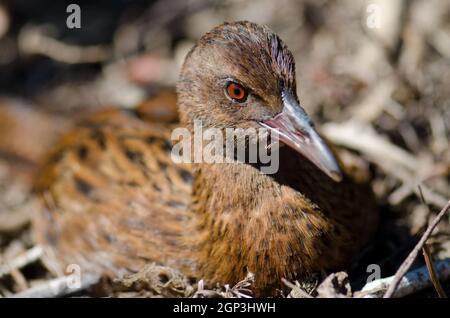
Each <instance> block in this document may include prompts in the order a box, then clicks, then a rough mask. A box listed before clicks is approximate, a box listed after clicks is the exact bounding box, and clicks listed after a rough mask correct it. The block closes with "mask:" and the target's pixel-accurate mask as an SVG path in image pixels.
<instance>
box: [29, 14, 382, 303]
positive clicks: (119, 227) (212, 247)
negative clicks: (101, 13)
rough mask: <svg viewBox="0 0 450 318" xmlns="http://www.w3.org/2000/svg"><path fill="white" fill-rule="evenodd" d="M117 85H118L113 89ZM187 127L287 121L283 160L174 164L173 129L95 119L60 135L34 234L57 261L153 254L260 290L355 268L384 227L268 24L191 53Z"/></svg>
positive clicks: (233, 30)
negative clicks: (263, 164) (275, 166)
mask: <svg viewBox="0 0 450 318" xmlns="http://www.w3.org/2000/svg"><path fill="white" fill-rule="evenodd" d="M118 89H120V88H118ZM177 92H178V106H179V114H180V118H181V124H182V126H184V127H187V128H188V129H192V127H193V121H194V120H202V123H203V125H204V127H206V128H209V127H215V128H220V129H225V128H227V127H231V128H248V127H255V128H259V127H261V126H264V127H266V128H268V129H279V132H280V140H281V141H282V143H284V144H286V145H287V146H284V147H283V146H282V147H280V167H279V170H278V172H277V173H275V174H273V175H266V174H262V173H261V172H260V170H259V169H258V168H257V167H255V165H251V164H247V163H245V162H238V161H236V162H233V163H222V164H221V163H216V164H206V163H198V164H183V165H181V164H175V163H173V161H172V160H171V157H170V151H171V146H172V144H171V141H170V138H169V137H170V133H171V131H172V129H173V128H174V127H175V126H180V124H178V125H176V124H175V125H170V124H164V123H156V122H153V123H149V122H148V121H144V120H142V118H140V116H136V114H135V113H133V112H131V111H119V110H110V111H102V112H98V113H96V114H93V115H90V116H88V117H87V118H86V119H85V120H83V121H81V122H80V123H79V124H78V125H77V126H76V127H75V128H73V129H72V131H70V132H69V133H67V134H66V135H65V136H63V137H62V140H61V141H60V143H59V146H57V147H56V148H55V149H54V151H53V152H52V153H51V155H50V156H49V159H48V162H47V164H46V165H45V167H44V168H43V169H42V172H41V173H40V176H39V177H38V178H37V180H36V183H35V191H36V193H37V194H38V195H39V197H40V199H41V202H42V204H43V206H44V208H42V211H41V213H40V214H39V215H38V216H37V217H36V224H35V225H36V231H35V232H36V236H37V240H38V242H39V243H40V244H43V245H44V246H47V247H49V248H50V250H51V251H52V254H54V256H55V258H56V260H57V261H58V264H59V265H60V267H61V269H64V268H65V266H66V265H67V264H70V263H76V264H79V265H80V266H81V268H82V270H84V271H87V270H90V271H91V270H92V271H101V272H103V273H109V274H110V275H122V274H124V273H127V272H131V271H138V270H139V269H141V268H142V267H143V266H144V265H145V264H147V263H151V262H155V263H157V264H163V265H167V266H171V267H174V268H177V269H179V270H181V271H182V272H183V273H185V274H186V275H188V276H192V277H196V278H203V279H205V280H206V281H207V282H210V283H215V282H219V283H228V284H234V283H236V282H238V281H240V280H242V279H243V278H244V277H245V276H246V274H247V273H248V272H249V271H250V272H253V273H254V274H255V283H254V285H253V286H252V287H251V288H252V290H253V292H254V294H255V295H257V296H265V295H274V294H275V291H276V289H277V288H281V287H282V283H281V279H282V278H286V279H288V280H293V279H302V278H307V277H309V276H310V275H311V274H313V273H316V272H323V271H327V270H335V269H339V268H342V267H344V266H346V265H347V264H349V262H350V261H351V260H352V258H353V256H355V253H356V252H357V251H358V249H359V248H360V247H361V245H362V244H364V242H365V241H366V240H367V239H368V238H369V237H370V235H371V233H372V232H373V230H374V228H375V225H376V219H377V217H376V212H375V209H374V206H373V203H372V202H373V201H372V194H371V192H370V190H369V188H368V187H367V186H366V185H364V184H357V183H356V182H354V181H352V180H351V177H350V176H349V175H347V174H346V173H345V168H343V169H342V170H343V171H344V172H341V169H340V168H339V164H338V163H337V162H336V160H335V159H334V155H333V154H332V152H331V151H330V150H329V148H328V147H327V145H326V143H325V142H324V141H323V140H322V139H321V137H320V136H319V135H318V134H317V132H316V130H315V128H314V126H313V123H312V121H311V120H310V119H309V117H308V116H307V115H306V113H305V111H304V110H303V109H302V108H301V106H300V104H299V101H298V98H297V93H296V81H295V65H294V59H293V56H292V54H291V52H290V51H289V50H288V49H287V47H286V46H285V44H284V43H283V42H282V41H281V40H280V38H279V37H278V36H277V35H276V34H274V33H273V32H272V31H271V30H269V29H268V28H266V27H263V26H259V25H257V24H254V23H250V22H235V23H225V24H223V25H220V26H218V27H216V28H214V29H213V30H212V31H210V32H209V33H207V34H206V35H204V36H203V37H202V38H201V39H200V40H199V41H198V43H197V44H196V45H195V46H194V47H193V48H192V50H191V51H190V52H189V54H188V55H187V57H186V60H185V62H184V66H183V68H182V71H181V76H180V79H179V82H178V86H177Z"/></svg>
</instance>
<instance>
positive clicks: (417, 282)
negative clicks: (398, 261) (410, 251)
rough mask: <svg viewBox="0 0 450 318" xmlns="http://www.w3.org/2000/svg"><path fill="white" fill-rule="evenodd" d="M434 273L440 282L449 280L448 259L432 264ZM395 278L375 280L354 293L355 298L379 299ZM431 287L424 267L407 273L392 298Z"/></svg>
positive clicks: (449, 263) (449, 261) (449, 268)
mask: <svg viewBox="0 0 450 318" xmlns="http://www.w3.org/2000/svg"><path fill="white" fill-rule="evenodd" d="M434 265H435V268H436V273H437V274H438V276H439V277H440V279H441V280H446V279H449V278H450V259H448V258H447V259H444V260H440V261H436V262H435V263H434ZM394 278H395V276H390V277H386V278H381V279H377V280H374V281H371V282H369V283H367V284H366V285H365V286H364V287H363V288H362V289H361V290H360V291H357V292H355V293H354V297H357V298H381V297H383V295H384V294H385V291H386V290H387V289H388V288H389V286H391V285H392V281H393V280H394ZM428 287H431V281H430V277H429V276H428V270H427V267H426V266H421V267H419V268H417V269H415V270H413V271H410V272H408V273H407V274H406V275H405V276H404V277H403V278H402V279H401V281H400V283H399V285H398V288H397V290H396V291H395V294H394V297H405V296H408V295H412V294H414V293H417V292H419V291H421V290H424V289H425V288H428Z"/></svg>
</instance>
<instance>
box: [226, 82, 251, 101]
mask: <svg viewBox="0 0 450 318" xmlns="http://www.w3.org/2000/svg"><path fill="white" fill-rule="evenodd" d="M225 92H226V94H227V95H228V97H230V98H231V99H232V100H233V101H235V102H238V103H243V102H245V101H246V100H247V96H248V93H247V90H246V89H245V88H244V87H242V86H241V85H239V84H238V83H235V82H228V83H227V86H226V88H225Z"/></svg>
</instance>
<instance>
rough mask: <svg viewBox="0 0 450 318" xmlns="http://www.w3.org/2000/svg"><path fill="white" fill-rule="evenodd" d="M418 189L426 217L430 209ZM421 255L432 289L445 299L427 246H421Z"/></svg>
mask: <svg viewBox="0 0 450 318" xmlns="http://www.w3.org/2000/svg"><path fill="white" fill-rule="evenodd" d="M418 189H419V195H420V200H421V201H422V203H423V204H424V205H425V206H426V208H427V210H428V215H430V214H431V211H430V207H429V206H428V204H427V201H426V200H425V196H424V195H423V192H422V187H421V186H420V185H419V186H418ZM422 253H423V257H424V259H425V264H426V265H427V269H428V274H429V275H430V279H431V282H432V283H433V286H434V289H435V290H436V292H437V293H438V295H439V297H440V298H447V294H446V293H445V291H444V289H443V288H442V285H441V282H440V281H439V278H438V277H437V275H436V271H435V269H434V264H433V258H432V257H431V253H430V250H429V249H428V246H427V244H425V245H424V246H423V248H422Z"/></svg>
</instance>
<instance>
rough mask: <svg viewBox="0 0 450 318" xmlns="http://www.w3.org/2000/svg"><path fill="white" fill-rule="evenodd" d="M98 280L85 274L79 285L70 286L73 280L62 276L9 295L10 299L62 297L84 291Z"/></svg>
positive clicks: (89, 274)
mask: <svg viewBox="0 0 450 318" xmlns="http://www.w3.org/2000/svg"><path fill="white" fill-rule="evenodd" d="M99 280H100V275H99V274H95V273H86V274H84V275H82V276H81V277H80V284H77V285H75V286H72V285H71V283H72V281H73V278H72V277H70V276H64V277H59V278H55V279H52V280H50V281H47V282H45V283H42V284H40V285H38V286H36V287H32V288H30V289H27V290H25V291H23V292H20V293H17V294H14V295H11V298H56V297H63V296H66V295H69V294H73V293H76V292H79V291H81V290H84V289H86V288H88V287H90V286H92V285H95V284H97V283H98V281H99Z"/></svg>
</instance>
